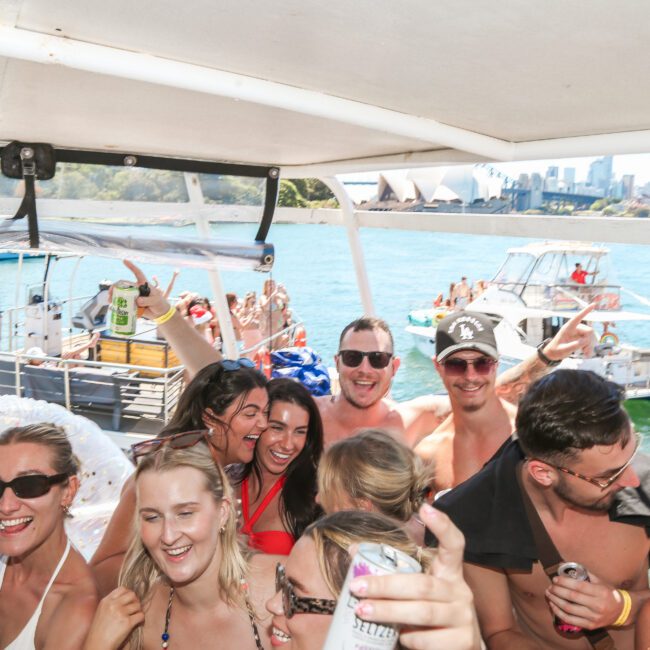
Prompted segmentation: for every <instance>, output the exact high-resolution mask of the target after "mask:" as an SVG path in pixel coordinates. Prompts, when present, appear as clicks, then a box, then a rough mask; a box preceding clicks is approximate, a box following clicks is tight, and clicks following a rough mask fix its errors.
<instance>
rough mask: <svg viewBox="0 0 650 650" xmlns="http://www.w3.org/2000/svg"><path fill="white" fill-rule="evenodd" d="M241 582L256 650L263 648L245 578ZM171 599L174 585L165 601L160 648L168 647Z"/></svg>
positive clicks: (262, 649)
mask: <svg viewBox="0 0 650 650" xmlns="http://www.w3.org/2000/svg"><path fill="white" fill-rule="evenodd" d="M241 582H242V589H243V591H244V602H245V603H246V611H247V612H248V618H249V619H250V622H251V627H252V628H253V638H254V639H255V647H256V648H257V649H258V650H264V646H263V645H262V641H261V639H260V635H259V632H258V630H257V625H256V624H255V612H253V608H252V607H251V604H250V601H249V600H248V596H246V590H247V589H248V585H247V584H246V581H245V580H242V581H241ZM173 600H174V587H171V588H170V590H169V602H168V603H167V611H166V612H165V629H164V631H163V633H162V636H161V638H162V644H161V647H162V648H168V647H169V619H170V618H171V616H172V601H173Z"/></svg>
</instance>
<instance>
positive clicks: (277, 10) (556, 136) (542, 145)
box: [0, 0, 650, 177]
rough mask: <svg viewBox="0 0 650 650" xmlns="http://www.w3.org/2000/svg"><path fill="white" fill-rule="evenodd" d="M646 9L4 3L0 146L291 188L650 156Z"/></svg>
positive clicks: (335, 0)
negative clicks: (488, 163) (162, 159)
mask: <svg viewBox="0 0 650 650" xmlns="http://www.w3.org/2000/svg"><path fill="white" fill-rule="evenodd" d="M647 11H648V10H647V4H646V3H645V2H642V1H639V0H622V1H621V2H611V1H610V0H575V1H574V2H566V0H547V1H546V2H544V3H543V5H540V4H539V3H534V2H522V0H501V1H500V2H498V3H494V2H479V1H477V0H439V1H437V2H431V1H430V0H412V1H411V2H409V3H408V4H407V5H406V6H405V5H403V4H399V3H395V2H394V1H393V0H372V1H370V0H358V1H357V2H349V1H345V0H331V1H330V2H327V3H323V2H314V1H313V0H276V2H274V3H272V4H269V3H266V2H264V3H263V2H261V1H260V0H252V1H250V2H241V0H220V1H219V2H214V1H213V0H193V1H192V2H190V3H179V2H177V1H176V0H155V1H154V0H141V1H140V2H132V1H130V0H111V1H110V2H106V1H105V0H67V1H66V2H51V0H2V1H1V2H0V142H9V141H12V140H21V141H24V142H39V141H40V142H48V143H51V144H53V145H54V146H55V147H68V148H73V149H89V150H99V151H115V152H133V153H139V154H150V155H159V156H176V157H187V158H193V159H203V160H212V161H237V162H244V163H250V164H259V165H279V166H282V167H283V171H282V175H283V176H284V177H291V176H300V175H310V176H326V175H330V174H334V173H341V172H345V171H355V170H361V169H366V170H367V169H386V168H390V167H400V166H401V167H415V166H417V165H426V164H428V165H431V164H432V163H435V164H444V163H454V162H461V161H480V160H486V159H487V160H500V161H507V160H530V159H541V158H549V157H563V156H581V155H602V154H608V153H619V154H620V153H634V152H647V151H650V112H649V111H648V106H649V105H650V86H649V85H648V84H647V83H645V79H646V77H647V70H648V55H647V47H648V43H649V42H650V21H648V19H647V17H648V14H647Z"/></svg>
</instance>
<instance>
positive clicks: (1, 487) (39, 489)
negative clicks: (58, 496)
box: [0, 474, 68, 499]
mask: <svg viewBox="0 0 650 650" xmlns="http://www.w3.org/2000/svg"><path fill="white" fill-rule="evenodd" d="M67 479H68V474H54V475H53V476H45V474H27V475H25V476H18V477H16V478H15V479H14V480H13V481H9V482H8V483H5V482H4V481H0V499H2V495H3V494H4V493H5V490H6V489H7V488H11V489H12V490H13V493H14V494H15V495H16V496H17V497H18V498H19V499H36V498H37V497H42V496H43V495H44V494H47V493H48V492H49V491H50V489H51V488H52V486H53V485H56V484H57V483H63V482H64V481H66V480H67Z"/></svg>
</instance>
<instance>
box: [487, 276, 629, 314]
mask: <svg viewBox="0 0 650 650" xmlns="http://www.w3.org/2000/svg"><path fill="white" fill-rule="evenodd" d="M497 286H498V287H499V289H501V290H503V291H509V292H512V293H514V294H516V295H518V296H520V297H521V299H522V300H523V302H524V303H525V305H526V306H527V307H531V308H536V309H552V310H553V311H574V310H576V309H578V308H581V307H584V306H585V305H588V304H590V303H592V302H595V303H597V304H598V309H599V310H601V311H616V310H619V309H620V308H621V287H620V286H619V285H615V284H575V283H556V284H531V283H517V282H508V283H503V284H501V283H499V284H497Z"/></svg>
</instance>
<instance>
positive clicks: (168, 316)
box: [153, 307, 176, 325]
mask: <svg viewBox="0 0 650 650" xmlns="http://www.w3.org/2000/svg"><path fill="white" fill-rule="evenodd" d="M175 313H176V307H170V308H169V310H168V311H166V312H165V313H164V314H163V315H162V316H158V317H156V318H154V319H153V322H154V323H156V325H164V324H165V323H166V322H167V321H168V320H170V319H171V317H172V316H173V315H174V314H175Z"/></svg>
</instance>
